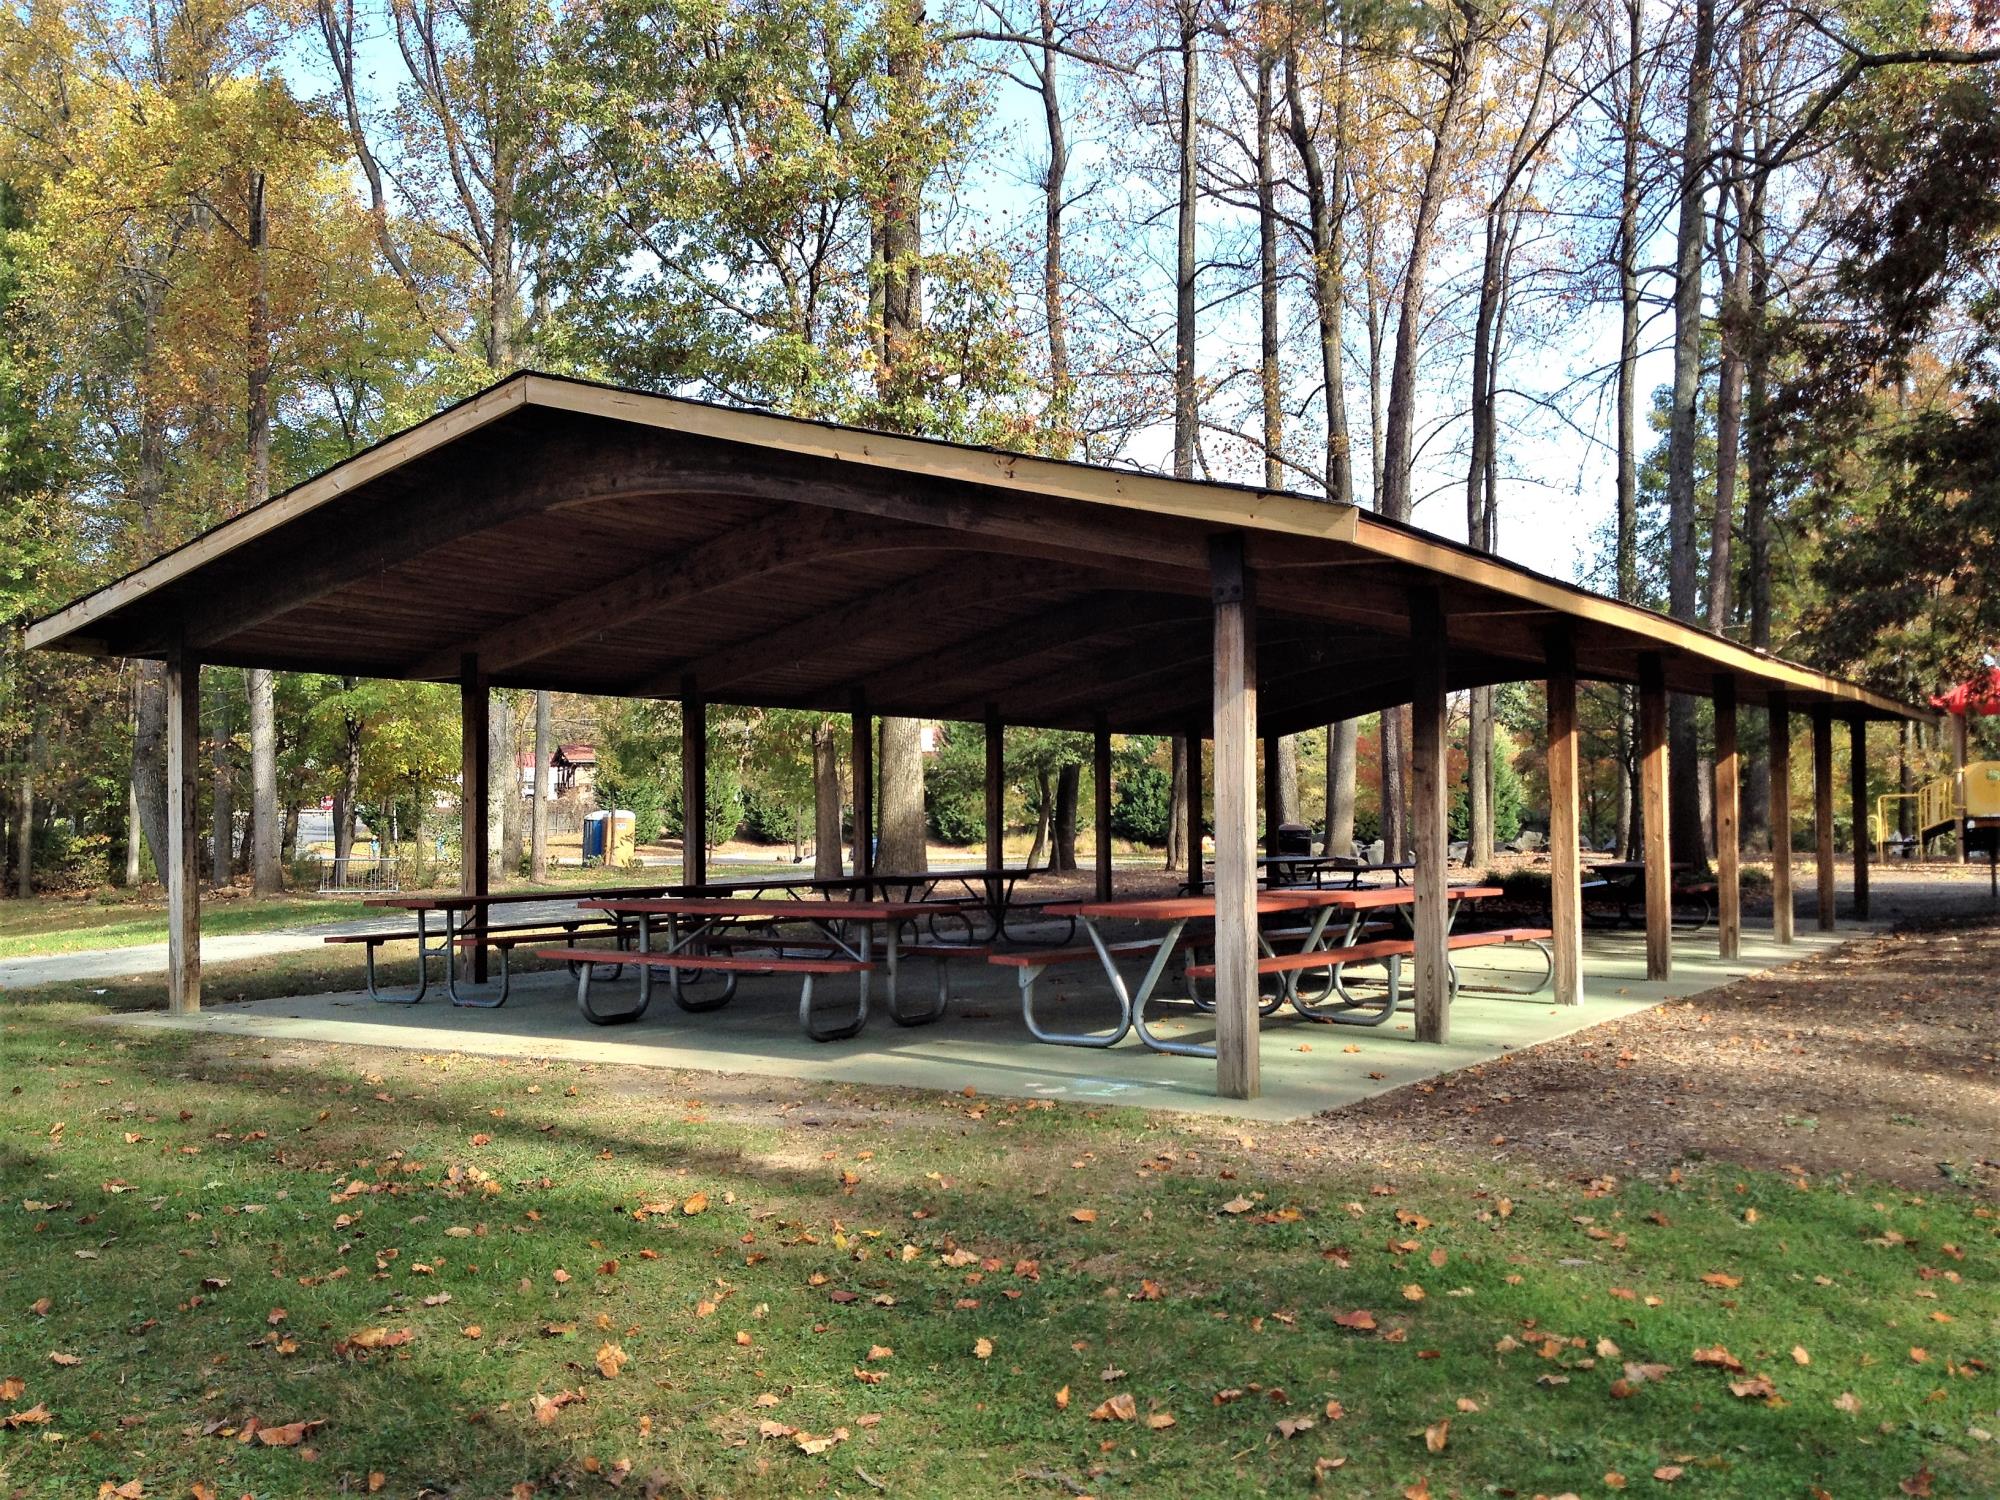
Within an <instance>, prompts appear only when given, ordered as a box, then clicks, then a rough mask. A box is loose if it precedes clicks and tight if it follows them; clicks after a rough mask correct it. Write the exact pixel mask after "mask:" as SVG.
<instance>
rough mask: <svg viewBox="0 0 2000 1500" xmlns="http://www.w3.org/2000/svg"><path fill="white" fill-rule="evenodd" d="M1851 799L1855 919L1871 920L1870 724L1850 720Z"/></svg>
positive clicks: (1848, 773)
mask: <svg viewBox="0 0 2000 1500" xmlns="http://www.w3.org/2000/svg"><path fill="white" fill-rule="evenodd" d="M1847 785H1848V800H1849V801H1851V802H1852V803H1853V804H1854V918H1855V920H1856V921H1858V922H1865V921H1867V920H1868V852H1869V851H1868V721H1867V720H1866V719H1849V720H1848V721H1847Z"/></svg>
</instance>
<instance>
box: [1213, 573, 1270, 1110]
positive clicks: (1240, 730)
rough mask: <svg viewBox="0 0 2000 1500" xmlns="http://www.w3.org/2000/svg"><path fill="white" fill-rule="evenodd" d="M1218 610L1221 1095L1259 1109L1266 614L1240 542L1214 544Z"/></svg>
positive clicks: (1217, 1050) (1217, 1036)
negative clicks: (1259, 830)
mask: <svg viewBox="0 0 2000 1500" xmlns="http://www.w3.org/2000/svg"><path fill="white" fill-rule="evenodd" d="M1208 556H1209V578H1210V584H1211V589H1212V597H1213V599H1214V604H1215V1091H1216V1092H1217V1093H1218V1094H1220V1095H1221V1096H1222V1097H1223V1098H1225V1099H1254V1098H1256V1097H1257V1095H1258V1093H1259V1092H1260V1089H1261V1080H1260V1077H1259V1074H1260V1071H1261V1068H1260V1063H1261V1058H1260V1056H1259V1049H1260V1047H1261V1044H1262V1038H1261V1037H1260V1035H1259V1033H1258V1028H1257V835H1256V817H1257V738H1256V736H1257V604H1256V599H1255V597H1254V591H1253V589H1252V585H1251V579H1250V574H1249V570H1248V569H1247V568H1246V567H1245V566H1244V562H1243V538H1242V536H1241V535H1240V534H1237V533H1231V534H1229V535H1226V536H1219V537H1215V538H1212V539H1211V540H1210V542H1209V552H1208Z"/></svg>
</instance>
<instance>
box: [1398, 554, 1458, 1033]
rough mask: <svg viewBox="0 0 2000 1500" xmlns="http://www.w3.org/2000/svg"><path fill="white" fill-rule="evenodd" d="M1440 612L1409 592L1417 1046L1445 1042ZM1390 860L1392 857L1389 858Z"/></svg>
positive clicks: (1422, 594) (1421, 593)
mask: <svg viewBox="0 0 2000 1500" xmlns="http://www.w3.org/2000/svg"><path fill="white" fill-rule="evenodd" d="M1448 649H1449V648H1448V647H1447V645H1446V643H1445V621H1444V605H1443V602H1442V601H1441V600H1440V599H1439V597H1438V592H1437V590H1436V589H1434V588H1427V587H1422V586H1419V587H1417V588H1413V589H1411V590H1410V658H1411V667H1410V784H1411V788H1412V798H1413V805H1412V807H1411V837H1412V841H1413V843H1414V844H1415V847H1416V855H1417V868H1416V869H1415V871H1413V872H1412V874H1411V878H1410V883H1411V885H1413V886H1414V887H1415V888H1416V912H1415V921H1414V924H1413V925H1414V927H1415V929H1416V931H1415V937H1416V952H1415V954H1414V955H1413V956H1412V958H1411V961H1410V962H1411V967H1412V968H1414V969H1415V971H1416V974H1415V983H1414V990H1415V997H1414V998H1415V1003H1416V1010H1417V1040H1418V1041H1420V1042H1448V1041H1450V1040H1451V955H1450V953H1449V951H1448V950H1447V949H1446V946H1445V943H1446V939H1447V937H1448V936H1449V912H1448V911H1447V905H1448V902H1449V899H1450V898H1449V897H1448V896H1447V895H1446V894H1445V891H1446V886H1447V883H1448V882H1447V874H1446V870H1445V860H1446V858H1447V841H1448V839H1449V837H1450V833H1449V828H1448V823H1447V814H1446V807H1447V803H1446V797H1447V792H1446V786H1445V783H1446V780H1447V767H1446V759H1445V757H1446V747H1445V712H1446V701H1445V698H1446V688H1445V657H1446V655H1447V653H1448ZM1392 857H1393V856H1392Z"/></svg>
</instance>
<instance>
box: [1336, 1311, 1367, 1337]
mask: <svg viewBox="0 0 2000 1500" xmlns="http://www.w3.org/2000/svg"><path fill="white" fill-rule="evenodd" d="M1333 1323H1334V1326H1335V1327H1336V1328H1353V1329H1358V1330H1359V1331H1361V1332H1363V1333H1367V1332H1369V1331H1371V1330H1372V1329H1373V1328H1374V1327H1375V1314H1373V1313H1372V1312H1370V1311H1368V1309H1367V1308H1365V1307H1358V1308H1356V1309H1355V1310H1354V1311H1353V1312H1338V1313H1335V1314H1334V1315H1333Z"/></svg>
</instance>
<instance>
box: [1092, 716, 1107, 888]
mask: <svg viewBox="0 0 2000 1500" xmlns="http://www.w3.org/2000/svg"><path fill="white" fill-rule="evenodd" d="M1092 739H1093V743H1092V746H1091V751H1092V754H1091V766H1090V770H1091V780H1092V786H1091V791H1092V793H1093V795H1092V798H1091V802H1092V808H1091V811H1092V814H1093V816H1094V818H1095V820H1096V823H1097V899H1098V900H1099V901H1109V900H1110V899H1111V726H1110V725H1109V724H1108V723H1106V722H1105V719H1104V715H1103V714H1099V715H1098V716H1097V724H1096V726H1095V729H1094V731H1093V735H1092Z"/></svg>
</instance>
